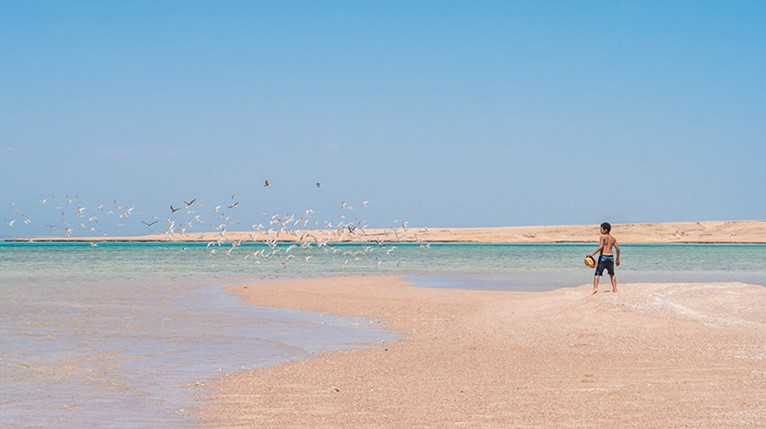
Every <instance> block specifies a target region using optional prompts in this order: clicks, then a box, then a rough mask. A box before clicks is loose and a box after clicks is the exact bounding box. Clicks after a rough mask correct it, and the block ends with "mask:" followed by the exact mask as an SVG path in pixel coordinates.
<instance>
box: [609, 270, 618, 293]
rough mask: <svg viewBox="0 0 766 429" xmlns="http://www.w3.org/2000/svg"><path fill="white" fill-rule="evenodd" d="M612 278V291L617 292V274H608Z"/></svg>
mask: <svg viewBox="0 0 766 429" xmlns="http://www.w3.org/2000/svg"><path fill="white" fill-rule="evenodd" d="M610 277H611V278H612V292H615V293H616V292H617V276H616V275H615V274H612V275H611V276H610Z"/></svg>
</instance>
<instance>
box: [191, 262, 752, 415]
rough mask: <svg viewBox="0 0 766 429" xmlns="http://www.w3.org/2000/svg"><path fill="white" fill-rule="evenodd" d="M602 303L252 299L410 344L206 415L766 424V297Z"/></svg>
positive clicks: (736, 294)
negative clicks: (371, 324)
mask: <svg viewBox="0 0 766 429" xmlns="http://www.w3.org/2000/svg"><path fill="white" fill-rule="evenodd" d="M590 290H591V285H589V284H584V285H582V286H581V287H578V288H570V289H560V290H555V291H550V292H536V293H525V292H497V291H470V290H455V289H449V290H442V289H425V288H416V287H409V286H407V284H406V283H405V282H404V281H403V280H401V279H399V278H397V277H383V276H362V277H338V278H327V279H313V280H302V281H290V282H283V283H273V284H260V285H249V286H247V287H244V286H242V287H238V288H235V292H236V293H237V294H239V295H240V296H242V297H243V299H244V300H245V301H246V302H247V303H250V304H255V305H264V306H274V307H296V308H306V309H311V310H317V311H325V312H332V313H336V314H342V315H353V316H364V317H367V318H371V319H373V320H379V321H380V325H381V327H383V328H386V329H390V330H394V331H397V332H400V333H402V334H403V338H402V339H401V340H399V341H393V342H386V343H381V344H375V345H374V346H375V347H374V348H369V349H357V350H349V351H338V352H328V353H324V354H322V355H319V356H317V357H315V358H313V359H309V360H300V361H294V362H292V363H289V364H286V365H282V366H277V367H273V368H265V369H258V370H253V371H249V372H244V373H239V374H232V375H228V376H226V377H223V378H222V379H221V380H219V382H218V383H217V384H216V386H215V389H216V390H215V391H214V393H212V394H210V395H209V396H207V397H206V399H207V402H206V406H205V407H203V409H201V410H200V412H201V413H202V415H203V416H204V418H205V424H206V426H208V427H216V428H218V427H220V428H226V427H240V428H252V427H258V428H261V427H263V428H274V427H276V428H279V427H302V428H316V427H327V428H337V427H348V428H379V427H387V428H412V427H429V428H446V427H450V428H451V427H472V428H474V427H486V428H506V427H546V428H548V427H551V428H558V427H583V428H586V427H598V428H614V427H640V428H644V427H647V428H671V427H688V428H710V427H715V428H736V427H752V428H756V427H764V425H765V424H766V423H764V422H766V395H764V392H766V313H764V312H763V308H766V288H764V287H762V286H755V285H746V284H742V283H720V284H713V283H710V284H624V285H622V288H621V290H620V292H619V293H617V294H613V293H605V292H602V293H599V294H597V295H595V296H591V295H590ZM602 291H603V287H602Z"/></svg>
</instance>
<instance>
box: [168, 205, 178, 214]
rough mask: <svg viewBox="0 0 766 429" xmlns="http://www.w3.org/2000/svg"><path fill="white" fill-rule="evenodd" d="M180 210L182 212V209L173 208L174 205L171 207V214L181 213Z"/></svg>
mask: <svg viewBox="0 0 766 429" xmlns="http://www.w3.org/2000/svg"><path fill="white" fill-rule="evenodd" d="M179 210H181V209H180V208H175V207H173V205H172V204H171V205H170V213H175V212H177V211H179Z"/></svg>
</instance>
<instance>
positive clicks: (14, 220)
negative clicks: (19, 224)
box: [5, 219, 16, 228]
mask: <svg viewBox="0 0 766 429" xmlns="http://www.w3.org/2000/svg"><path fill="white" fill-rule="evenodd" d="M14 223H16V219H13V220H11V221H8V220H6V221H5V224H6V225H8V226H9V227H11V228H13V224H14Z"/></svg>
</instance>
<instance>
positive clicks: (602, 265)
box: [595, 255, 614, 276]
mask: <svg viewBox="0 0 766 429" xmlns="http://www.w3.org/2000/svg"><path fill="white" fill-rule="evenodd" d="M604 269H606V271H607V272H608V273H609V275H610V276H613V275H614V256H613V255H599V257H598V266H597V267H596V273H595V275H597V276H602V275H604Z"/></svg>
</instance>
